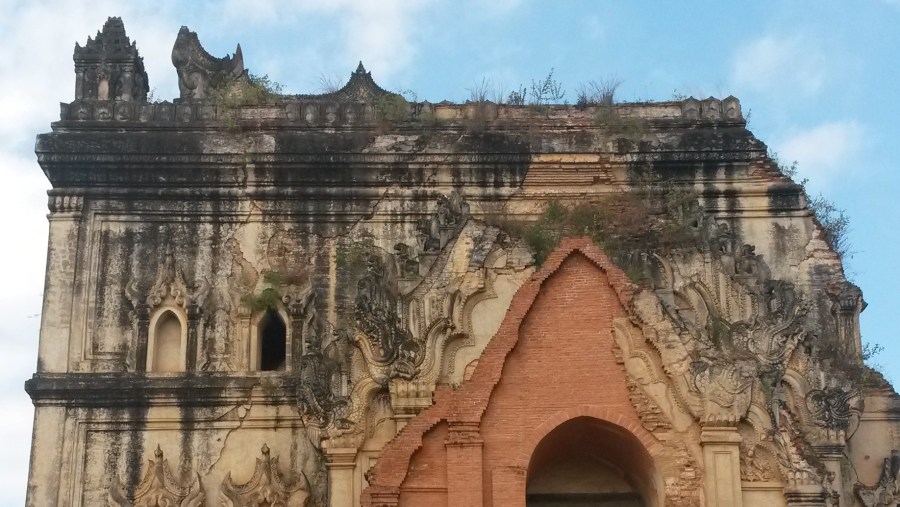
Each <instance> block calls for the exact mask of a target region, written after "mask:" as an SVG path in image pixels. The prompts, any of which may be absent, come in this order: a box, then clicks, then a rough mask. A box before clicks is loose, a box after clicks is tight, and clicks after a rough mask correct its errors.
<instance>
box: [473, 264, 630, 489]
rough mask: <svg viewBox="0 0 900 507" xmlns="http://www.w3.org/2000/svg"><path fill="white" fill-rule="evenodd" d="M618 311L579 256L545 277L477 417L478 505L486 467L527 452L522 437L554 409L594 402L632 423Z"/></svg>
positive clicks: (601, 279)
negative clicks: (616, 352) (619, 353)
mask: <svg viewBox="0 0 900 507" xmlns="http://www.w3.org/2000/svg"><path fill="white" fill-rule="evenodd" d="M622 315H624V310H623V309H622V307H621V305H620V303H619V300H618V298H617V297H616V293H615V292H614V291H613V290H612V289H611V288H610V287H609V283H608V281H607V277H606V275H605V274H604V273H603V272H602V271H600V269H599V268H597V266H596V265H594V264H593V263H592V262H591V261H590V260H588V259H587V258H585V257H584V256H583V255H580V254H573V255H571V256H570V257H569V258H568V259H566V260H565V262H563V264H562V265H561V266H560V268H559V270H558V271H557V272H556V273H554V274H553V275H552V276H551V277H550V278H548V279H547V281H545V282H544V285H543V287H542V288H541V291H540V294H539V295H538V297H537V299H536V300H535V301H534V304H533V305H532V306H531V310H530V311H529V312H528V316H527V317H526V319H525V321H524V322H523V324H522V327H521V329H520V334H519V341H518V343H517V344H516V347H515V349H513V351H512V353H510V354H509V356H507V359H506V363H505V364H504V365H503V376H502V377H501V378H500V382H499V383H498V384H497V386H496V387H495V388H494V392H493V393H492V394H491V398H490V401H489V403H488V408H487V411H486V412H485V414H484V417H483V418H482V422H481V435H482V437H483V438H484V441H485V444H484V455H483V463H484V474H485V475H484V477H485V478H484V481H485V482H484V485H485V489H486V491H485V505H491V504H492V502H489V501H488V500H489V499H490V498H491V497H492V496H493V495H492V494H491V491H490V488H491V484H490V483H491V481H490V476H491V471H492V470H493V469H494V468H496V467H502V466H507V465H511V464H513V463H514V462H515V461H516V458H517V457H518V456H519V455H520V454H521V453H525V454H530V453H531V451H532V450H533V449H523V448H522V447H523V445H522V443H523V441H524V440H525V439H527V437H528V436H529V435H530V434H531V433H533V432H534V431H535V430H536V429H537V428H538V427H539V426H540V425H541V423H542V422H544V421H545V420H546V419H547V418H549V417H551V416H553V415H554V414H556V413H557V412H560V411H564V410H566V409H569V408H571V407H573V406H578V405H599V406H603V407H605V408H607V410H609V411H610V412H613V413H618V414H622V415H623V416H624V417H625V418H626V420H628V421H629V422H638V423H639V419H638V417H637V414H636V413H635V410H634V408H633V407H632V405H631V402H630V401H629V397H628V389H627V388H626V383H625V373H624V372H623V371H622V367H621V366H620V365H619V364H617V363H616V360H615V357H614V356H613V353H612V347H613V337H612V332H611V330H612V319H613V318H615V317H619V316H622Z"/></svg>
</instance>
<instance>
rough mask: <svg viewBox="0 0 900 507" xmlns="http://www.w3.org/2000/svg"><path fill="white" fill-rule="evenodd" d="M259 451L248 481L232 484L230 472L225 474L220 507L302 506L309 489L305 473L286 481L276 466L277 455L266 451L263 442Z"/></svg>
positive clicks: (266, 448) (304, 503)
mask: <svg viewBox="0 0 900 507" xmlns="http://www.w3.org/2000/svg"><path fill="white" fill-rule="evenodd" d="M261 452H262V456H263V457H262V459H260V458H256V468H255V469H254V470H253V476H252V477H250V480H249V481H247V482H245V483H243V484H235V483H234V481H233V480H232V479H231V472H228V475H227V476H225V480H223V481H222V486H221V490H220V492H219V500H220V501H221V502H222V503H221V505H222V507H262V506H269V507H305V506H306V504H307V500H308V499H309V491H310V489H309V481H308V480H307V478H306V474H304V473H303V472H300V474H299V477H297V478H296V479H295V480H292V481H288V480H286V479H285V478H284V477H283V476H282V474H281V471H279V470H278V456H275V457H271V456H270V455H269V452H270V451H269V446H267V445H266V444H263V446H262V449H261Z"/></svg>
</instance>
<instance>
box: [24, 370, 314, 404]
mask: <svg viewBox="0 0 900 507" xmlns="http://www.w3.org/2000/svg"><path fill="white" fill-rule="evenodd" d="M299 384H300V379H299V378H298V377H297V376H296V375H295V374H292V373H290V372H277V373H274V372H273V373H269V372H256V373H156V374H154V373H131V372H127V373H65V374H41V373H38V374H35V375H34V376H33V377H32V378H30V379H29V380H27V381H26V382H25V391H26V392H27V393H28V394H29V396H31V400H32V402H33V403H34V404H35V405H56V406H67V407H110V408H118V407H135V406H150V405H154V406H165V405H173V406H176V405H177V406H219V405H233V404H235V403H236V402H239V403H243V402H245V401H247V399H248V397H250V396H251V394H253V395H254V397H255V396H256V394H257V393H253V391H254V388H258V390H260V391H261V392H260V393H259V397H260V399H261V401H263V402H267V403H272V404H285V405H287V404H296V402H297V393H296V391H297V387H298V385H299Z"/></svg>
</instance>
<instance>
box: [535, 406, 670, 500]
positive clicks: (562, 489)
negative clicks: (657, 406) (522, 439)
mask: <svg viewBox="0 0 900 507" xmlns="http://www.w3.org/2000/svg"><path fill="white" fill-rule="evenodd" d="M611 419H612V420H618V421H619V422H621V423H622V424H618V423H615V422H611ZM532 443H533V445H532ZM647 445H651V446H655V445H658V444H656V439H655V438H653V436H652V435H650V434H649V433H648V432H647V431H646V430H644V429H643V428H641V427H639V426H638V427H635V426H634V424H633V423H631V422H629V421H626V420H623V418H622V417H621V415H618V414H614V413H610V412H609V411H608V410H605V409H604V408H602V407H597V406H589V405H584V406H580V407H573V408H572V409H569V410H565V411H561V412H559V413H557V414H555V415H554V416H553V417H551V418H550V419H549V420H547V421H545V423H544V424H542V425H541V427H540V428H538V429H537V430H536V431H535V432H534V434H533V435H532V436H531V437H530V438H529V439H528V440H527V441H526V443H525V446H526V447H531V448H532V453H531V456H530V457H529V458H528V463H527V467H526V469H527V473H526V493H527V497H528V498H529V499H532V500H534V499H535V497H536V496H540V495H541V494H542V493H543V495H544V496H555V497H559V498H554V499H553V500H554V503H553V504H554V505H555V504H557V503H559V504H564V503H565V498H562V497H560V496H561V494H564V493H569V494H573V495H575V497H576V500H577V498H578V495H580V496H581V498H582V503H577V502H576V504H577V505H582V504H583V503H584V501H585V500H587V499H592V500H593V501H598V502H599V501H601V500H603V499H606V500H607V501H609V500H615V499H617V500H618V501H619V502H622V505H630V504H629V503H628V502H627V500H628V499H629V498H630V497H634V499H633V500H635V501H634V502H632V503H631V504H634V505H642V506H646V507H655V506H658V505H662V504H663V501H664V499H663V497H662V496H661V494H662V492H663V485H662V481H661V479H660V476H659V473H658V471H657V470H656V467H655V465H654V463H653V458H652V457H651V455H650V453H649V452H648V451H647V448H646V446H647ZM573 458H574V459H573ZM520 459H521V458H520ZM566 462H569V463H572V462H577V464H578V467H577V468H572V467H568V469H566V468H563V469H562V470H556V472H557V473H556V474H554V473H553V472H554V468H560V467H559V465H560V463H566ZM519 463H521V461H520V462H519ZM591 463H593V464H594V465H595V466H593V467H592V466H591ZM598 466H599V468H600V469H601V470H600V471H601V472H603V471H604V470H605V471H607V472H608V474H607V475H608V476H609V479H611V480H607V481H603V480H599V479H601V478H602V476H603V474H602V473H597V467H598ZM591 468H593V469H591ZM560 474H562V475H560ZM554 475H555V476H556V477H551V479H550V480H549V481H548V480H547V479H548V476H554ZM560 478H561V479H563V480H562V481H560V480H559V479H560ZM554 479H556V480H554ZM579 479H590V481H589V483H585V481H584V480H579ZM536 483H538V484H536ZM533 486H539V487H538V488H535V487H533ZM540 486H542V488H541V487H540ZM610 497H613V498H610ZM529 505H531V503H529ZM536 505H541V504H536Z"/></svg>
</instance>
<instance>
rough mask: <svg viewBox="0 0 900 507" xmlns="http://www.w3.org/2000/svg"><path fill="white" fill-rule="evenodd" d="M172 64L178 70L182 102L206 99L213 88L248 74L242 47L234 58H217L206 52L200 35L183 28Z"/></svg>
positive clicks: (173, 51)
mask: <svg viewBox="0 0 900 507" xmlns="http://www.w3.org/2000/svg"><path fill="white" fill-rule="evenodd" d="M172 64H173V65H175V69H176V70H177V71H178V89H179V90H180V91H181V98H182V99H202V98H204V97H206V96H207V95H208V94H209V90H210V88H214V87H217V86H221V85H222V84H223V83H226V82H228V81H232V80H235V79H238V78H240V77H242V76H243V75H244V57H243V53H241V45H240V44H238V46H237V49H236V50H235V52H234V55H233V56H226V57H224V58H216V57H214V56H212V55H210V54H209V53H207V52H206V50H205V49H203V46H202V45H200V39H199V38H198V37H197V33H196V32H192V31H190V30H188V28H187V27H186V26H183V27H181V30H180V31H179V32H178V37H177V38H176V39H175V45H174V46H173V47H172Z"/></svg>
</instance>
